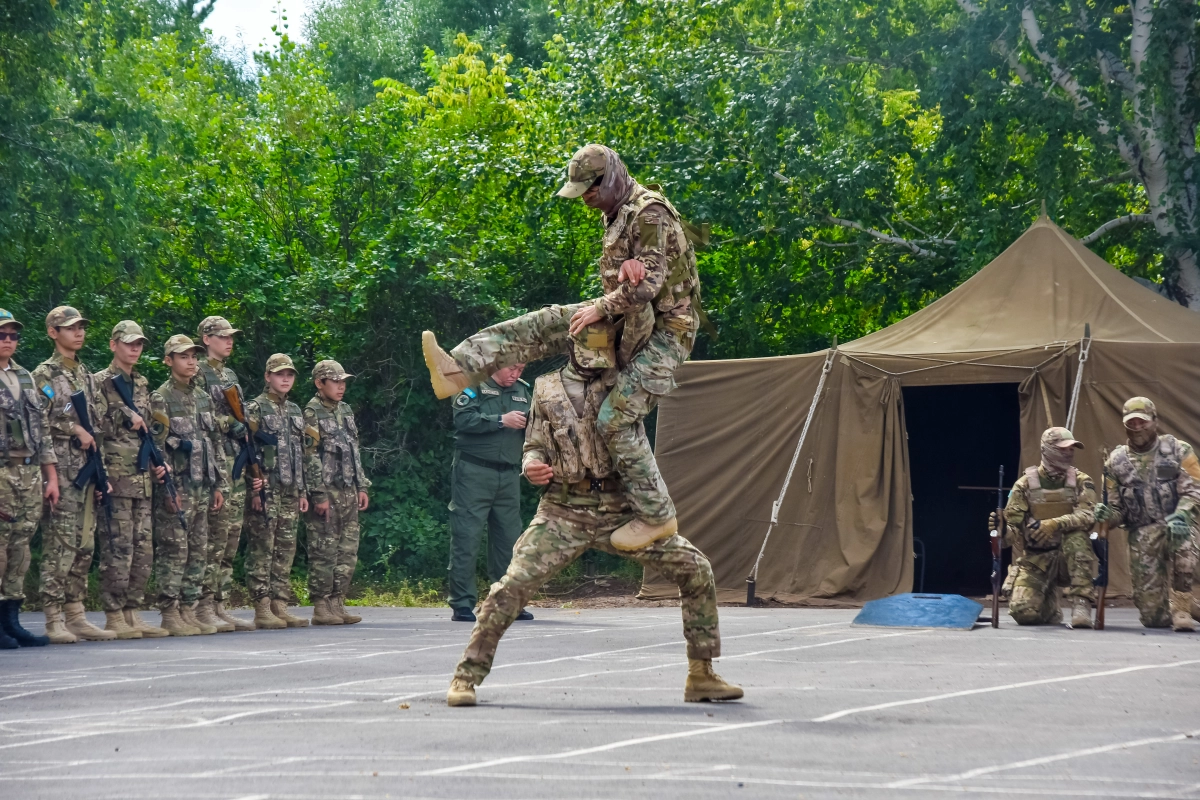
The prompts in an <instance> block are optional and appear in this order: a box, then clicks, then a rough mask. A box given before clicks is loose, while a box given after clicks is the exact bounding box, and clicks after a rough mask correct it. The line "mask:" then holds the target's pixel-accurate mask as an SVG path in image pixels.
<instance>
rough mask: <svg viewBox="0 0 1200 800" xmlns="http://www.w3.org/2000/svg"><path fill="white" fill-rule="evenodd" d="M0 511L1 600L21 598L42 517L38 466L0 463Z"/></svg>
mask: <svg viewBox="0 0 1200 800" xmlns="http://www.w3.org/2000/svg"><path fill="white" fill-rule="evenodd" d="M0 515H3V517H6V518H7V519H4V518H0V600H24V599H25V591H24V587H25V573H27V572H29V542H30V540H31V539H33V534H34V533H36V532H37V526H38V522H40V521H41V519H42V470H41V467H39V466H38V465H37V464H11V465H8V466H4V467H0Z"/></svg>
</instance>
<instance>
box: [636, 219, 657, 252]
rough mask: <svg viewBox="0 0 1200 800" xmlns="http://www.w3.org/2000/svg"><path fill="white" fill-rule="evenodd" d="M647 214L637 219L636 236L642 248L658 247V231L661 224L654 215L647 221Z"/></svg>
mask: <svg viewBox="0 0 1200 800" xmlns="http://www.w3.org/2000/svg"><path fill="white" fill-rule="evenodd" d="M648 217H650V215H649V214H645V215H643V216H641V217H639V218H638V235H639V238H640V239H641V244H642V248H643V249H644V248H647V247H658V243H659V229H660V227H661V224H660V223H659V220H658V215H657V214H656V215H654V218H653V219H649V218H648Z"/></svg>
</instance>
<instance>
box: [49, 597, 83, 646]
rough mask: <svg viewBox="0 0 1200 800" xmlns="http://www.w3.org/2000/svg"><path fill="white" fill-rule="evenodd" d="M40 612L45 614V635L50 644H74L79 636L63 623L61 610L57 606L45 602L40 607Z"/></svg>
mask: <svg viewBox="0 0 1200 800" xmlns="http://www.w3.org/2000/svg"><path fill="white" fill-rule="evenodd" d="M42 613H44V614H45V615H46V636H47V638H49V639H50V644H75V643H76V642H78V641H79V637H78V636H76V635H75V634H73V633H71V632H70V631H69V630H67V626H66V625H63V621H62V611H61V610H60V609H59V607H58V606H56V605H49V604H47V605H46V606H44V607H43V608H42Z"/></svg>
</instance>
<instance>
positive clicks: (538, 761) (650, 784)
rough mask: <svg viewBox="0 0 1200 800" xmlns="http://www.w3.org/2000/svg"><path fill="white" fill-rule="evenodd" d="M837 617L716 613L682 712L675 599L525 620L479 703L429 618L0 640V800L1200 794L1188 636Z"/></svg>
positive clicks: (1119, 620)
mask: <svg viewBox="0 0 1200 800" xmlns="http://www.w3.org/2000/svg"><path fill="white" fill-rule="evenodd" d="M243 613H244V612H243ZM854 613H855V612H854V611H849V610H827V609H784V610H761V609H743V608H722V609H721V622H722V631H723V633H724V649H725V655H724V657H723V658H721V659H720V661H719V664H718V670H719V672H721V673H722V674H723V675H724V676H725V677H726V678H727V679H729V680H731V681H733V682H736V683H740V684H742V685H743V686H744V687H745V689H746V698H745V700H744V701H742V702H739V703H729V704H707V703H705V704H693V703H684V702H683V680H684V675H685V671H686V667H685V664H686V660H685V654H684V648H683V643H682V639H681V636H680V623H679V611H678V609H676V608H650V609H602V610H571V609H538V610H537V614H538V618H537V619H536V620H535V621H533V622H528V623H517V624H516V625H515V626H514V627H513V629H512V630H511V631H510V632H509V635H508V636H507V637H506V638H505V640H504V641H503V642H502V644H501V648H500V653H499V656H498V658H497V663H496V668H495V670H494V671H493V673H492V675H491V677H490V678H489V679H488V681H487V682H486V683H485V684H483V686H481V687H480V689H479V699H480V705H479V706H477V707H475V708H447V707H446V705H445V701H444V696H445V690H446V686H447V684H448V682H449V676H450V673H451V671H452V669H453V667H454V664H455V662H456V661H457V659H458V656H459V654H460V653H461V651H462V648H463V645H464V643H465V642H466V639H467V636H468V633H469V626H468V625H466V624H463V623H454V622H450V621H449V616H448V612H447V611H441V610H437V609H364V610H363V616H364V617H365V620H364V621H363V622H362V623H361V624H359V625H353V626H343V627H330V628H303V629H294V630H287V631H261V632H258V631H256V632H253V633H229V634H218V635H215V636H202V637H194V638H172V639H158V640H144V641H134V642H120V643H80V644H76V645H71V646H51V647H46V648H39V649H28V650H19V651H0V797H3V798H4V799H5V800H12V799H13V798H27V797H38V798H41V797H52V798H68V797H69V798H83V797H87V798H121V800H130V799H131V798H229V799H230V800H233V799H234V798H238V799H240V800H250V799H251V798H254V799H255V800H267V798H322V800H325V799H328V800H335V799H337V798H372V799H373V798H401V797H403V798H427V797H428V798H485V797H486V798H500V799H502V800H504V799H509V798H514V799H515V798H593V797H596V798H615V797H620V798H643V797H645V798H663V797H687V798H708V797H745V798H760V797H761V798H776V797H786V798H797V797H802V798H824V797H839V798H840V797H855V798H859V797H861V798H891V797H896V798H914V797H917V798H924V797H940V796H956V795H961V796H968V795H970V796H974V797H990V796H996V797H1001V796H1003V797H1009V796H1030V797H1104V798H1125V797H1137V798H1145V797H1153V798H1188V799H1189V800H1197V798H1200V634H1175V633H1171V632H1169V631H1147V630H1145V629H1143V628H1142V627H1141V626H1140V625H1138V624H1137V621H1136V617H1135V612H1134V611H1132V610H1130V609H1113V610H1111V611H1110V612H1109V620H1108V625H1109V628H1108V630H1106V631H1104V632H1095V631H1090V630H1068V629H1066V628H1063V627H1043V628H1018V627H1017V626H1016V625H1015V624H1013V623H1012V622H1011V620H1008V619H1007V618H1006V619H1005V622H1004V624H1003V626H1002V627H1001V629H1000V630H992V629H990V628H982V627H977V628H976V629H975V630H974V631H946V630H905V629H886V628H862V627H854V626H851V625H850V621H851V619H852V618H853V616H854ZM91 617H92V619H93V621H96V622H98V621H100V615H98V614H96V615H91ZM25 624H26V625H27V626H28V627H29V628H30V629H37V630H40V628H41V626H40V624H38V623H37V621H36V615H32V614H29V615H26V619H25Z"/></svg>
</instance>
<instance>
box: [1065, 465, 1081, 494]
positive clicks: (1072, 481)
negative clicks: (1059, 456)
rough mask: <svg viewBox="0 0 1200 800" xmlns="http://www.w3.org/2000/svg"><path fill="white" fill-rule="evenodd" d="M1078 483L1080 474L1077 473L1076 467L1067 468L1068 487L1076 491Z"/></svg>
mask: <svg viewBox="0 0 1200 800" xmlns="http://www.w3.org/2000/svg"><path fill="white" fill-rule="evenodd" d="M1078 482H1079V473H1078V472H1076V470H1075V468H1074V467H1067V486H1070V487H1071V488H1072V489H1074V488H1075V486H1076V484H1077V483H1078Z"/></svg>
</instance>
